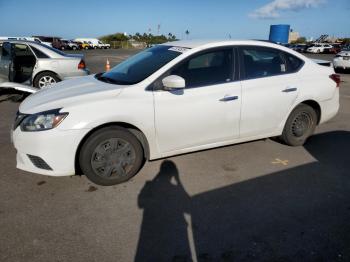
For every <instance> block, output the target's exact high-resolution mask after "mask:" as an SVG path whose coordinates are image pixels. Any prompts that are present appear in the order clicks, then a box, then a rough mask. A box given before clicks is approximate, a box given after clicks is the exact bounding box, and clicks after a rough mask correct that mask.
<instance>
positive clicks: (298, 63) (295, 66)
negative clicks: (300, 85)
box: [284, 53, 304, 73]
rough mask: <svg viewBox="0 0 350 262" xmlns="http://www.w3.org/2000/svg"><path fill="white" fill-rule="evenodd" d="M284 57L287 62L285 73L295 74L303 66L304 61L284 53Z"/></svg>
mask: <svg viewBox="0 0 350 262" xmlns="http://www.w3.org/2000/svg"><path fill="white" fill-rule="evenodd" d="M284 57H285V59H286V61H287V73H295V72H297V71H299V69H300V68H301V67H302V66H303V64H304V61H303V60H301V59H299V58H297V57H296V56H294V55H291V54H288V53H284Z"/></svg>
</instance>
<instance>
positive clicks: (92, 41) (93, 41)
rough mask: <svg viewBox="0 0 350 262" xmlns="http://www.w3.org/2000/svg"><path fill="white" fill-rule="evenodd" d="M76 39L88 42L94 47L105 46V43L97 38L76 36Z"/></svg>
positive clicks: (100, 47)
mask: <svg viewBox="0 0 350 262" xmlns="http://www.w3.org/2000/svg"><path fill="white" fill-rule="evenodd" d="M75 41H79V42H87V43H88V44H89V45H90V46H91V48H93V49H98V48H99V49H102V48H105V45H104V44H103V43H102V42H101V41H100V40H98V39H97V38H76V39H75Z"/></svg>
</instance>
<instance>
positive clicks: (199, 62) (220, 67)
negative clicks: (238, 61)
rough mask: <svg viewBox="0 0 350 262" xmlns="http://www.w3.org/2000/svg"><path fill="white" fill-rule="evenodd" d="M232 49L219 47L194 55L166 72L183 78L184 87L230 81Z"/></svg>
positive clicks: (231, 74) (231, 76) (231, 75)
mask: <svg viewBox="0 0 350 262" xmlns="http://www.w3.org/2000/svg"><path fill="white" fill-rule="evenodd" d="M232 54H233V49H232V48H226V49H219V50H214V51H208V52H205V53H201V54H198V55H195V56H193V57H191V58H189V59H187V60H186V61H185V62H182V63H180V64H179V65H178V66H175V67H174V68H173V69H171V70H170V72H169V73H168V74H169V75H178V76H181V77H182V78H184V79H185V82H186V88H193V87H200V86H207V85H214V84H220V83H225V82H229V81H232V78H233V73H232V67H233V65H232V61H233V57H232Z"/></svg>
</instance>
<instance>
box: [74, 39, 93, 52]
mask: <svg viewBox="0 0 350 262" xmlns="http://www.w3.org/2000/svg"><path fill="white" fill-rule="evenodd" d="M74 42H75V43H77V44H78V45H79V49H85V50H88V49H91V45H90V44H89V43H88V42H86V41H78V40H74Z"/></svg>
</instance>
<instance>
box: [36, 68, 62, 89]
mask: <svg viewBox="0 0 350 262" xmlns="http://www.w3.org/2000/svg"><path fill="white" fill-rule="evenodd" d="M44 77H50V78H52V79H54V81H55V82H56V83H58V82H60V81H61V79H59V78H58V77H57V75H55V74H54V73H51V72H42V73H39V74H38V75H37V76H36V77H35V78H34V82H33V86H34V87H36V88H39V89H42V88H43V86H41V82H40V81H41V80H42V79H43V78H44Z"/></svg>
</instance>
